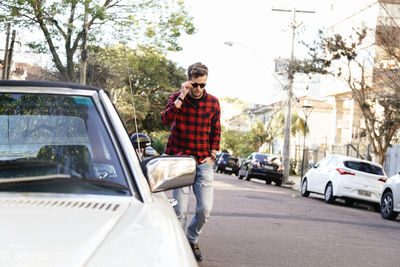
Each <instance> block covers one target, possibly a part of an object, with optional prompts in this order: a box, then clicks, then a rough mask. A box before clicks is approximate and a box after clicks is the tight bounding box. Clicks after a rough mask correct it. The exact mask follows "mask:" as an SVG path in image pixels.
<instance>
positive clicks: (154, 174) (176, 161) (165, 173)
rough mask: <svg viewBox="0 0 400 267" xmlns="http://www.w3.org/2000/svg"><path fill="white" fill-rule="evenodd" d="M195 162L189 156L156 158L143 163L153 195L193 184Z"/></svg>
mask: <svg viewBox="0 0 400 267" xmlns="http://www.w3.org/2000/svg"><path fill="white" fill-rule="evenodd" d="M196 166H197V163H196V160H195V158H194V157H191V156H158V157H154V158H150V159H149V160H147V161H145V162H144V163H143V172H144V174H145V176H146V178H147V181H148V183H149V185H150V190H151V192H153V193H156V192H162V191H167V190H170V189H174V188H179V187H185V186H189V185H192V184H194V179H195V173H196Z"/></svg>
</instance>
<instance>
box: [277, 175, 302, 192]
mask: <svg viewBox="0 0 400 267" xmlns="http://www.w3.org/2000/svg"><path fill="white" fill-rule="evenodd" d="M300 182H301V179H300V176H289V178H288V183H287V184H282V185H281V186H282V187H286V188H292V189H293V190H296V191H300V188H301V186H300Z"/></svg>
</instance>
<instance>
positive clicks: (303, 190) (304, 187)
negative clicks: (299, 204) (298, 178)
mask: <svg viewBox="0 0 400 267" xmlns="http://www.w3.org/2000/svg"><path fill="white" fill-rule="evenodd" d="M307 187H308V182H307V179H305V178H304V179H303V182H302V183H301V196H302V197H308V196H309V195H310V191H308V190H307Z"/></svg>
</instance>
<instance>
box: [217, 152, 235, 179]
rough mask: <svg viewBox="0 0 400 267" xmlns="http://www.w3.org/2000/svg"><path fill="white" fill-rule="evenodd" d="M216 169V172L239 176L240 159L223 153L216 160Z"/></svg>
mask: <svg viewBox="0 0 400 267" xmlns="http://www.w3.org/2000/svg"><path fill="white" fill-rule="evenodd" d="M214 168H215V171H216V172H222V173H228V174H232V173H233V174H235V175H238V173H239V159H238V158H237V157H235V156H232V155H230V154H229V153H221V154H220V155H219V156H218V157H217V160H215V165H214Z"/></svg>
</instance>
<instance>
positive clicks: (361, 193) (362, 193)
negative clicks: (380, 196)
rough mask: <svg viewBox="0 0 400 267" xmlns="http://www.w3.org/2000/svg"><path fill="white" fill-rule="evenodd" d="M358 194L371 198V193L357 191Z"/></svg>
mask: <svg viewBox="0 0 400 267" xmlns="http://www.w3.org/2000/svg"><path fill="white" fill-rule="evenodd" d="M358 194H359V195H360V196H363V197H371V192H368V191H364V190H358Z"/></svg>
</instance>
